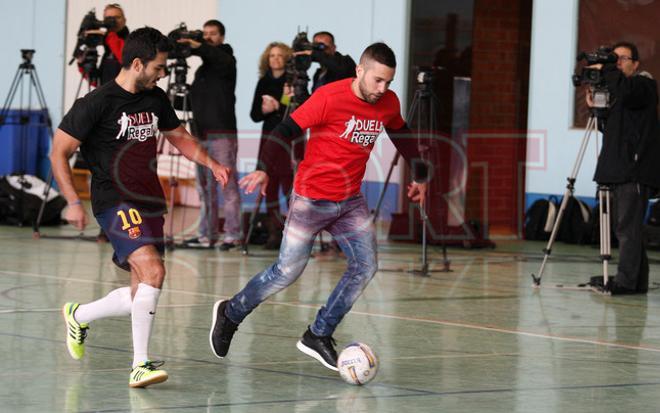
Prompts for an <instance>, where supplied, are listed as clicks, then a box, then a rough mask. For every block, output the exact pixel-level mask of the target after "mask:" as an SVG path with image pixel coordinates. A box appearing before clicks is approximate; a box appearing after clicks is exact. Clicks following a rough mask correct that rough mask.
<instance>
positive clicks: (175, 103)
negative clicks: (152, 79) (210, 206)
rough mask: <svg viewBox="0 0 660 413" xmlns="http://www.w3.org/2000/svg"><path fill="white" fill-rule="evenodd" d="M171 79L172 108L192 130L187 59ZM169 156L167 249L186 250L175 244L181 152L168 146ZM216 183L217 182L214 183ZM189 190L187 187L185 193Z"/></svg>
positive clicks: (178, 62) (161, 148) (172, 72)
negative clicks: (175, 202) (176, 200)
mask: <svg viewBox="0 0 660 413" xmlns="http://www.w3.org/2000/svg"><path fill="white" fill-rule="evenodd" d="M168 71H169V77H168V79H167V95H168V96H169V98H170V102H171V104H172V107H174V108H175V109H177V110H180V111H181V112H182V113H183V115H182V118H181V124H182V125H183V126H184V127H186V128H188V129H192V126H193V117H192V107H189V105H190V86H189V85H188V84H187V83H186V79H187V76H188V64H187V63H186V60H185V59H177V60H176V62H174V63H172V64H170V65H169V66H168ZM164 147H165V138H164V137H163V136H162V135H161V137H160V141H159V142H158V149H157V153H158V154H159V155H164V154H165V153H164V152H165V149H164ZM167 155H168V156H170V173H169V181H168V184H169V186H170V198H169V201H168V205H167V210H168V211H169V213H170V214H171V218H170V221H169V225H168V229H167V232H166V233H165V247H166V248H167V249H170V250H171V249H174V248H175V247H180V248H185V247H186V244H185V243H181V244H176V243H175V242H174V198H175V195H176V190H177V188H178V187H179V179H178V176H179V174H180V172H181V152H179V151H178V150H176V148H174V147H173V146H172V145H168V150H167ZM175 159H176V161H175ZM213 183H215V181H213ZM187 190H188V187H187V186H186V189H185V191H187ZM206 212H207V217H206V219H208V223H209V228H210V224H211V217H210V211H206ZM180 222H181V228H183V225H185V222H186V208H183V212H182V214H181V220H180Z"/></svg>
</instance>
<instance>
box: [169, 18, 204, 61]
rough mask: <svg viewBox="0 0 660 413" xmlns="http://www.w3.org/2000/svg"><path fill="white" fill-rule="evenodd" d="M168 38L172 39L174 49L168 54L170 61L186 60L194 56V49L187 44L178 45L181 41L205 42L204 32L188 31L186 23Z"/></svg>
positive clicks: (180, 25)
mask: <svg viewBox="0 0 660 413" xmlns="http://www.w3.org/2000/svg"><path fill="white" fill-rule="evenodd" d="M167 37H168V38H169V39H170V42H171V44H172V49H171V50H170V52H169V54H168V59H186V58H188V57H190V55H192V48H191V47H190V45H189V44H187V43H178V42H177V40H180V39H191V40H194V41H196V42H200V43H201V42H203V41H204V32H202V31H201V30H188V27H187V26H186V24H185V23H181V24H179V26H178V27H177V28H176V29H174V30H172V31H171V32H170V33H169V34H168V35H167Z"/></svg>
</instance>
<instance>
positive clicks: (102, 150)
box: [59, 80, 181, 214]
mask: <svg viewBox="0 0 660 413" xmlns="http://www.w3.org/2000/svg"><path fill="white" fill-rule="evenodd" d="M180 124H181V123H180V121H179V119H178V118H177V116H176V113H175V112H174V109H172V106H171V105H170V102H169V100H168V99H167V95H166V94H165V92H163V90H162V89H160V88H158V87H156V88H154V89H152V90H148V91H143V92H140V93H130V92H128V91H126V90H125V89H123V88H122V87H121V86H119V85H118V84H117V82H115V81H114V80H113V81H111V82H109V83H106V84H104V85H103V86H101V87H99V88H98V89H96V90H94V91H93V92H91V93H89V94H87V95H86V96H84V97H82V98H80V99H78V100H76V102H75V103H74V105H73V107H72V108H71V110H69V112H68V113H67V114H66V116H64V119H62V123H60V126H59V128H60V129H61V130H63V131H64V132H66V133H68V134H69V135H71V136H73V137H74V138H76V139H78V140H80V141H81V142H82V144H81V145H80V151H81V152H82V155H83V156H84V158H85V160H86V161H87V163H88V164H89V168H90V171H91V173H92V185H91V194H92V209H93V211H94V214H97V213H99V212H101V211H103V210H105V209H107V208H111V207H115V206H117V205H118V204H120V203H121V202H123V201H131V202H133V203H135V204H136V205H137V206H139V207H141V208H143V209H144V210H145V212H152V213H154V214H163V213H165V212H166V207H165V197H164V195H163V190H162V188H161V186H160V182H159V180H158V176H157V175H156V151H157V144H156V139H157V137H158V131H159V130H164V131H166V130H172V129H176V128H177V127H179V125H180Z"/></svg>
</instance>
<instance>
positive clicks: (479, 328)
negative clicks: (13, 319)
mask: <svg viewBox="0 0 660 413" xmlns="http://www.w3.org/2000/svg"><path fill="white" fill-rule="evenodd" d="M0 274H6V275H18V276H27V277H35V278H44V279H51V280H60V281H74V282H82V283H87V284H107V285H113V286H114V285H120V284H119V283H117V282H108V281H97V280H86V279H81V278H71V277H58V276H55V275H47V274H36V273H29V272H19V271H5V270H0ZM121 285H123V284H121ZM162 291H163V292H168V293H180V294H186V295H191V296H199V297H208V298H213V299H217V298H228V297H227V296H223V295H218V294H211V293H202V292H194V291H185V290H174V289H163V290H162ZM264 304H266V305H281V306H286V307H296V308H309V309H317V308H318V305H312V304H302V303H297V302H276V301H271V302H269V301H265V302H263V303H262V304H261V305H264ZM351 314H353V315H363V316H368V317H376V318H384V319H389V320H398V321H408V322H410V321H414V322H420V323H428V324H434V325H442V326H448V327H458V328H465V329H470V330H477V331H489V332H494V333H502V334H512V335H517V336H522V337H531V338H542V339H548V340H555V341H564V342H569V343H580V344H591V345H595V346H603V347H611V348H622V349H627V350H642V351H650V352H654V353H660V348H657V347H649V346H642V345H632V344H622V343H614V342H611V341H603V340H592V339H586V338H578V337H564V336H558V335H554V334H544V333H532V332H528V331H521V330H514V329H506V328H499V327H491V326H487V325H480V324H471V323H459V322H454V321H445V320H435V319H431V318H422V317H406V316H399V315H393V314H382V313H373V312H367V311H357V310H351Z"/></svg>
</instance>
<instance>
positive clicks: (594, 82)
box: [573, 46, 618, 109]
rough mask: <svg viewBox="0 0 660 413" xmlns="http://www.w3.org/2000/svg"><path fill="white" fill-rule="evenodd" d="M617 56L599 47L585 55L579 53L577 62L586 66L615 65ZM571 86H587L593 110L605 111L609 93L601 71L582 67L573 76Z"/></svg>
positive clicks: (607, 48) (605, 48)
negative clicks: (578, 72)
mask: <svg viewBox="0 0 660 413" xmlns="http://www.w3.org/2000/svg"><path fill="white" fill-rule="evenodd" d="M617 59H618V58H617V55H616V54H614V52H613V51H612V48H611V47H608V46H600V47H599V48H598V49H596V51H595V52H591V53H587V52H580V53H579V54H578V56H577V61H578V62H580V61H582V60H584V61H586V63H587V66H591V65H595V64H609V63H616V61H617ZM573 85H574V86H575V87H578V86H581V85H587V86H589V93H591V99H592V101H593V108H595V109H607V108H608V107H609V103H610V92H609V90H608V89H607V85H606V84H605V79H604V78H603V72H602V70H601V69H596V68H593V67H583V68H582V72H581V73H580V74H579V75H578V74H574V75H573Z"/></svg>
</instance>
